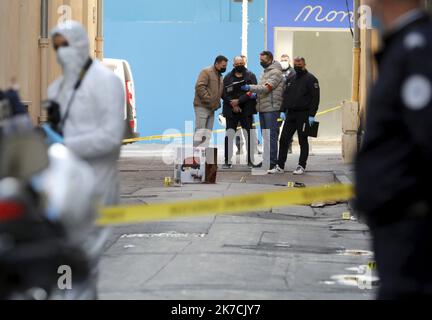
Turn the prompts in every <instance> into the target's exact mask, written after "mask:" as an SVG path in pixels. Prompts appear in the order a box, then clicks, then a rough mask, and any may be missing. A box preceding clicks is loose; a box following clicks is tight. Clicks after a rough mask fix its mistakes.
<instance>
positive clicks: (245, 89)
mask: <svg viewBox="0 0 432 320" xmlns="http://www.w3.org/2000/svg"><path fill="white" fill-rule="evenodd" d="M241 89H242V90H243V91H250V85H248V84H246V85H244V86H243V87H241Z"/></svg>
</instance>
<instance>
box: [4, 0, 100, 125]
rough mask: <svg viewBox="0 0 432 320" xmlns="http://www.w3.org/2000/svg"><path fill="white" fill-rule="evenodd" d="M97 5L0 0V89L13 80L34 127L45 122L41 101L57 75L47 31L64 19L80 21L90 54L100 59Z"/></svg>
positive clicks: (87, 0) (88, 0)
mask: <svg viewBox="0 0 432 320" xmlns="http://www.w3.org/2000/svg"><path fill="white" fill-rule="evenodd" d="M98 4H101V1H98V0H30V1H29V0H0V13H1V17H2V18H1V19H0V43H1V44H2V47H1V49H0V51H1V53H0V87H1V88H7V87H8V86H9V84H10V82H11V79H16V81H17V82H18V83H19V85H20V93H21V96H22V99H23V100H24V102H25V104H26V105H27V106H28V110H29V113H30V115H31V118H32V120H33V122H34V123H35V124H36V123H38V122H41V121H44V120H46V115H45V114H44V110H42V109H41V101H43V100H44V99H45V97H46V92H47V87H48V85H49V83H51V82H52V81H53V80H54V79H55V78H56V77H58V76H59V74H60V69H59V67H58V65H57V62H56V58H55V53H54V51H53V50H52V48H51V43H50V39H49V34H48V33H49V30H51V28H53V27H54V26H55V25H56V24H57V23H59V22H61V21H64V20H66V19H73V20H77V21H80V22H81V23H83V25H84V26H85V27H86V28H87V30H88V34H89V38H90V40H91V41H90V45H91V54H92V55H93V56H96V55H98V56H101V55H102V46H101V35H99V37H98V17H101V15H100V12H101V9H102V8H101V7H98ZM101 22H102V21H99V26H101ZM100 30H101V28H99V31H100ZM97 38H99V39H97Z"/></svg>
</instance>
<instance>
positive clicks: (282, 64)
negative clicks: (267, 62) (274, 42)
mask: <svg viewBox="0 0 432 320" xmlns="http://www.w3.org/2000/svg"><path fill="white" fill-rule="evenodd" d="M281 66H282V70H288V68H289V66H290V64H289V62H288V61H282V62H281Z"/></svg>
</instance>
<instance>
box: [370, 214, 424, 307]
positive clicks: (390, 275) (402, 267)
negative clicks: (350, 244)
mask: <svg viewBox="0 0 432 320" xmlns="http://www.w3.org/2000/svg"><path fill="white" fill-rule="evenodd" d="M370 228H371V233H372V236H373V247H374V251H375V259H376V263H377V268H378V274H379V278H380V289H379V295H378V299H381V300H398V299H429V300H431V299H432V272H431V267H430V262H431V260H432V259H431V257H432V212H430V211H429V216H426V217H409V218H408V217H407V218H403V219H400V220H399V221H397V222H392V223H389V224H386V225H380V226H371V227H370Z"/></svg>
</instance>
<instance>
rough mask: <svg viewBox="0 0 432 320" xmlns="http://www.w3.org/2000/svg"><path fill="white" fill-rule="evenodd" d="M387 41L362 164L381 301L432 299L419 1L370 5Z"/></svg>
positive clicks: (431, 175) (430, 142)
mask: <svg viewBox="0 0 432 320" xmlns="http://www.w3.org/2000/svg"><path fill="white" fill-rule="evenodd" d="M368 2H369V3H368V4H369V5H370V6H371V8H372V13H373V15H374V19H373V20H374V21H375V22H379V23H376V26H375V27H376V28H377V29H378V30H379V31H380V33H381V35H382V38H383V46H382V49H381V51H380V52H379V53H378V54H377V56H376V59H377V62H378V74H379V77H378V79H377V81H376V84H375V85H374V88H373V90H372V91H371V93H370V96H369V102H368V108H367V123H366V131H365V136H364V140H363V145H362V148H361V150H360V152H359V154H358V157H357V162H356V197H357V198H356V207H357V210H358V211H359V213H360V214H361V216H363V217H365V218H366V221H367V223H368V225H369V227H370V229H371V234H372V238H373V248H374V252H375V259H376V262H377V268H378V275H379V278H380V290H379V298H380V299H386V300H387V299H418V298H420V299H421V298H427V299H429V301H430V300H431V298H432V273H431V270H430V256H431V254H432V197H431V191H430V181H431V180H432V167H431V164H432V130H431V128H432V63H431V57H432V19H431V18H430V17H429V15H428V14H427V13H426V12H424V11H423V10H422V9H421V8H422V1H420V0H379V1H378V0H373V1H372V0H369V1H368Z"/></svg>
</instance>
